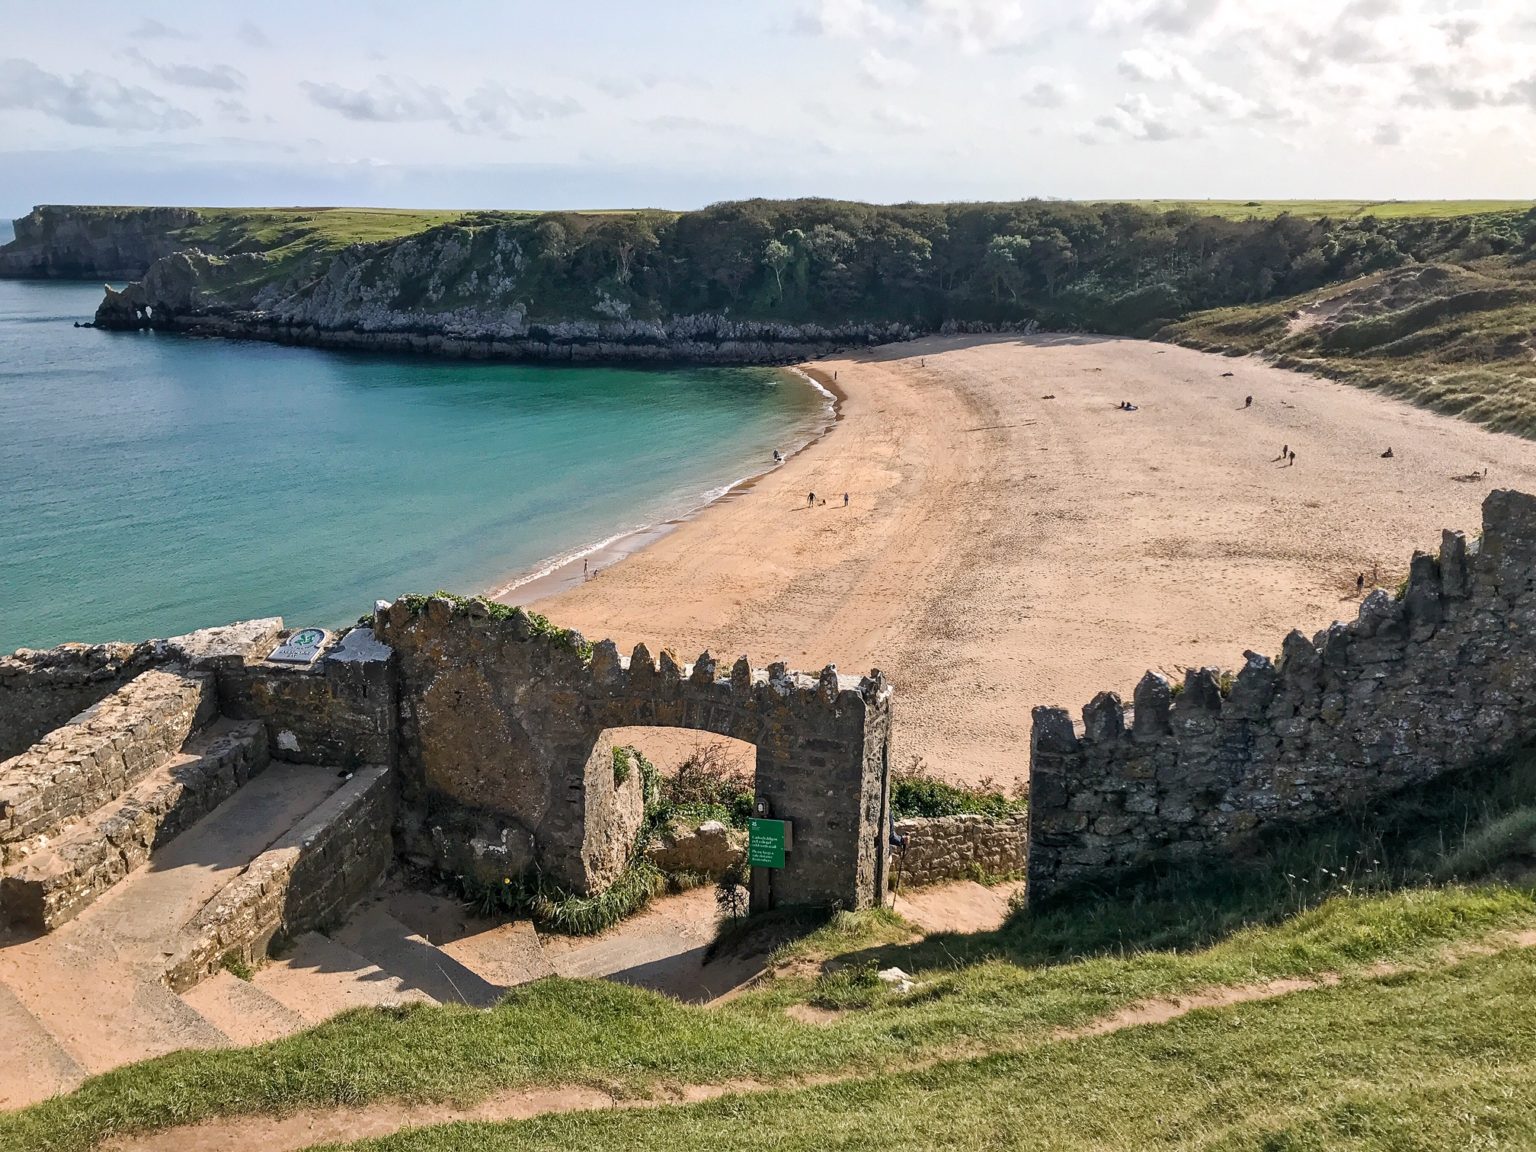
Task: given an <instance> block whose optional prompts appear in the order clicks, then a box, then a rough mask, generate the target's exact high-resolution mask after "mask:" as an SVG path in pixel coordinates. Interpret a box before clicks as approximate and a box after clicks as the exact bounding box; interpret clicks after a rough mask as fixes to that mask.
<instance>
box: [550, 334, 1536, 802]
mask: <svg viewBox="0 0 1536 1152" xmlns="http://www.w3.org/2000/svg"><path fill="white" fill-rule="evenodd" d="M925 362H926V363H925ZM814 367H815V368H817V369H819V370H822V371H825V372H826V373H828V374H831V373H832V372H834V371H835V372H836V373H837V379H838V382H839V385H840V387H842V389H843V390H844V391H845V392H846V393H847V400H846V402H845V404H844V419H843V420H842V422H841V423H840V424H839V425H838V426H837V427H836V428H835V429H834V430H833V431H832V432H831V433H830V434H829V435H828V436H827V437H826V438H825V439H824V440H823V441H821V442H820V443H818V444H816V445H814V446H813V447H811V448H810V449H808V450H807V451H805V452H803V453H802V454H800V455H799V456H797V457H795V458H793V459H792V460H791V461H790V462H789V463H788V464H786V465H785V466H784V467H782V468H780V469H778V470H777V471H775V472H773V473H771V474H770V475H769V476H767V477H765V478H764V479H763V480H762V481H760V482H759V483H758V484H757V485H756V486H755V487H753V488H752V489H750V490H749V491H747V492H746V493H744V494H742V495H740V496H739V497H736V498H733V499H731V500H728V501H725V502H723V503H721V504H718V505H716V506H714V507H712V508H710V509H708V510H706V511H705V512H704V513H703V514H702V515H700V516H699V517H698V518H697V519H696V520H694V521H692V522H690V523H688V524H685V525H684V526H682V527H681V528H679V529H678V530H677V531H676V532H674V533H672V534H671V535H669V536H666V537H664V538H663V539H661V540H659V541H657V542H656V543H655V544H653V545H652V546H651V547H649V548H646V549H644V550H642V551H641V552H639V553H637V554H636V555H634V556H632V557H630V558H629V559H627V560H624V561H623V562H621V563H619V564H617V565H615V566H614V567H612V568H610V569H608V570H607V571H605V572H603V573H602V574H601V575H600V576H598V577H597V578H596V579H593V580H591V581H588V582H587V583H585V584H583V585H580V586H578V587H576V588H573V589H570V590H569V591H566V592H563V593H560V594H558V595H554V596H551V597H548V598H546V599H545V600H543V601H541V602H540V603H539V607H540V609H541V610H543V611H546V612H548V613H549V614H551V615H552V616H553V617H554V618H555V619H556V620H558V621H559V622H561V623H563V624H566V625H568V626H572V627H575V628H578V629H580V630H581V631H582V632H583V633H584V634H585V635H587V637H588V638H590V639H598V638H602V637H612V638H614V639H615V640H617V641H618V642H619V643H620V645H621V647H623V648H624V649H625V650H626V651H627V650H628V648H629V647H630V646H632V645H633V644H635V643H636V642H638V641H641V640H643V641H645V642H646V643H647V644H649V645H650V646H651V649H652V651H656V650H657V649H658V648H659V647H661V646H664V645H665V646H671V647H672V648H674V649H675V650H676V651H677V652H678V653H679V655H680V656H682V657H683V658H685V659H692V658H693V657H694V656H695V655H697V654H698V653H699V652H700V651H701V650H703V649H705V648H708V649H710V650H711V651H712V652H714V653H716V654H717V655H719V656H722V657H724V658H727V659H734V658H735V657H736V656H737V655H739V654H741V653H743V652H745V653H747V654H749V655H750V656H751V657H752V659H753V662H754V663H755V664H758V665H760V666H761V665H765V664H767V663H768V662H770V661H772V660H776V659H784V660H787V661H789V662H790V664H791V666H794V667H800V668H803V669H811V670H814V669H819V668H820V667H821V666H822V665H823V664H824V663H827V662H828V661H831V662H834V663H836V664H837V665H838V666H839V668H840V669H841V670H842V671H844V672H863V671H866V670H867V669H869V668H870V667H872V666H878V667H880V668H881V669H882V670H884V671H885V672H886V673H887V675H889V676H890V677H891V678H892V679H893V681H894V682H895V685H896V689H897V692H898V697H897V707H898V716H899V719H898V723H897V734H896V743H897V748H896V759H897V762H898V763H905V762H906V761H907V760H908V759H909V758H910V757H912V756H921V757H922V758H923V759H924V760H926V761H927V763H928V764H929V765H930V766H931V767H932V768H934V769H935V770H937V771H939V772H941V773H943V774H945V775H948V776H950V777H953V778H956V779H969V780H975V779H977V778H980V777H984V776H987V775H991V776H995V777H996V778H997V779H998V780H1000V781H1002V782H1005V783H1006V782H1011V781H1014V780H1017V779H1020V778H1022V777H1024V776H1025V775H1026V774H1027V771H1028V760H1029V755H1028V749H1029V730H1030V709H1031V708H1032V707H1033V706H1034V705H1037V704H1061V705H1065V706H1067V707H1070V708H1073V709H1077V708H1080V707H1081V706H1082V705H1083V704H1084V703H1086V702H1087V701H1088V700H1089V699H1090V698H1091V697H1092V696H1093V695H1094V694H1095V693H1096V692H1098V691H1101V690H1104V689H1113V690H1115V691H1118V692H1120V693H1121V694H1122V695H1123V696H1129V694H1130V691H1131V689H1132V688H1133V687H1134V685H1135V683H1136V680H1137V679H1138V678H1139V677H1140V676H1141V674H1142V673H1143V672H1144V671H1145V670H1146V669H1148V668H1162V669H1165V670H1168V671H1173V670H1175V669H1177V668H1179V667H1181V666H1184V665H1201V664H1217V665H1221V666H1225V667H1233V666H1235V665H1237V664H1240V663H1241V654H1242V651H1243V649H1245V648H1254V649H1256V650H1258V651H1263V652H1269V653H1274V652H1277V651H1278V649H1279V646H1280V641H1281V639H1282V638H1283V637H1284V635H1285V633H1286V632H1287V631H1288V630H1289V629H1290V628H1292V627H1300V628H1302V629H1303V630H1305V631H1308V632H1311V631H1314V630H1316V629H1318V628H1321V627H1324V626H1326V625H1327V624H1328V623H1329V622H1331V621H1332V620H1334V619H1335V618H1344V619H1348V618H1352V617H1353V615H1354V614H1355V611H1356V608H1355V605H1354V604H1353V603H1349V602H1346V601H1351V600H1352V599H1353V597H1354V579H1355V574H1356V573H1357V572H1358V571H1360V570H1362V569H1363V570H1364V571H1365V573H1366V575H1367V578H1368V579H1369V577H1370V574H1371V572H1372V569H1373V567H1374V566H1376V565H1379V566H1380V576H1381V580H1382V582H1383V583H1384V584H1388V585H1389V586H1391V585H1395V584H1396V582H1397V580H1398V579H1399V578H1400V577H1401V575H1402V574H1403V572H1405V571H1406V568H1407V561H1408V558H1409V555H1410V553H1411V552H1412V551H1413V549H1414V548H1416V547H1417V548H1435V547H1438V543H1439V533H1440V529H1441V528H1442V527H1459V528H1463V529H1466V530H1468V531H1469V532H1474V531H1476V529H1477V528H1478V525H1479V522H1480V514H1479V505H1480V504H1481V501H1482V499H1483V497H1484V496H1485V495H1486V494H1487V492H1488V491H1489V490H1490V489H1491V488H1494V487H1523V488H1525V489H1526V490H1536V444H1533V443H1530V442H1527V441H1524V440H1519V439H1516V438H1514V437H1511V436H1504V435H1499V434H1496V433H1492V432H1487V431H1485V430H1483V429H1481V428H1478V427H1475V426H1473V425H1470V424H1466V423H1463V422H1460V421H1457V420H1454V419H1452V418H1449V417H1444V416H1437V415H1435V414H1433V413H1430V412H1426V411H1423V410H1420V409H1416V408H1412V407H1409V406H1408V405H1405V404H1401V403H1399V402H1396V401H1393V400H1389V399H1385V398H1382V397H1379V396H1377V395H1375V394H1373V393H1369V392H1365V391H1362V390H1359V389H1355V388H1350V387H1348V386H1345V385H1342V384H1336V383H1332V382H1330V381H1325V380H1319V379H1314V378H1312V377H1307V376H1302V375H1299V374H1296V373H1292V372H1285V371H1281V370H1279V369H1274V368H1269V367H1266V366H1264V365H1262V364H1259V363H1258V362H1256V361H1250V360H1233V359H1228V358H1224V357H1219V356H1214V355H1209V354H1205V353H1199V352H1193V351H1190V350H1188V349H1183V348H1175V347H1170V346H1165V345H1158V344H1152V343H1148V342H1144V341H1134V340H1118V339H1103V338H1096V337H1072V336H1044V337H1034V338H1029V339H1021V338H1018V337H991V338H975V337H944V338H933V339H929V340H924V341H919V342H914V343H911V344H903V345H893V346H890V347H887V348H883V349H879V350H877V351H876V352H874V353H873V354H860V355H858V356H855V357H853V358H851V359H842V360H828V361H824V362H821V363H818V364H817V365H815V366H814ZM1226 372H1231V373H1233V375H1232V376H1231V377H1224V376H1223V373H1226ZM1048 394H1049V395H1054V396H1055V399H1053V400H1044V399H1042V396H1044V395H1048ZM1250 394H1251V395H1253V396H1254V405H1253V407H1252V408H1250V409H1246V410H1245V409H1244V408H1243V398H1244V397H1245V396H1246V395H1250ZM1121 400H1129V401H1132V402H1134V403H1136V404H1137V405H1139V410H1138V411H1136V412H1133V413H1126V412H1120V411H1117V410H1116V408H1115V405H1116V404H1117V403H1118V402H1119V401H1121ZM1282 444H1288V445H1290V447H1291V448H1293V449H1294V450H1295V451H1296V453H1297V459H1296V466H1295V467H1294V468H1287V467H1281V466H1279V465H1278V464H1276V463H1274V460H1275V458H1276V457H1277V456H1278V455H1279V452H1280V448H1281V445H1282ZM1388 446H1391V447H1392V449H1393V452H1394V456H1395V458H1394V459H1392V460H1382V459H1380V458H1379V453H1380V452H1382V451H1383V450H1384V449H1385V448H1386V447H1388ZM1484 466H1487V467H1488V469H1489V473H1488V479H1487V481H1486V482H1481V483H1459V482H1456V481H1455V480H1453V479H1452V477H1453V476H1456V475H1461V474H1465V473H1468V472H1470V471H1472V470H1473V469H1478V468H1482V467H1484ZM811 490H815V492H816V493H817V495H818V497H822V496H825V497H826V500H827V503H826V505H825V506H824V507H821V506H818V507H816V508H811V509H808V508H807V507H806V493H807V492H808V491H811ZM844 491H847V492H849V493H850V494H851V496H852V505H851V507H849V508H847V509H844V508H843V507H842V493H843V492H844Z"/></svg>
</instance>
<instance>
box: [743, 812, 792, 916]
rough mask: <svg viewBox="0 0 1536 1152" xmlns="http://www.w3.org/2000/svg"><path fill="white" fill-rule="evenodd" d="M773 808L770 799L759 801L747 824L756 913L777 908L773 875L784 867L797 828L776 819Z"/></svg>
mask: <svg viewBox="0 0 1536 1152" xmlns="http://www.w3.org/2000/svg"><path fill="white" fill-rule="evenodd" d="M772 815H773V808H772V806H771V805H770V804H769V803H768V800H767V798H766V797H762V796H760V797H758V800H757V803H756V804H754V805H753V806H752V818H751V820H750V821H748V823H747V863H748V864H749V865H751V868H752V903H751V910H752V911H753V912H766V911H768V909H770V908H772V907H773V873H774V870H775V869H777V868H782V867H784V853H785V852H786V851H788V850H789V848H790V845H791V844H792V843H793V836H794V826H793V825H792V824H790V823H789V821H787V820H774V819H772Z"/></svg>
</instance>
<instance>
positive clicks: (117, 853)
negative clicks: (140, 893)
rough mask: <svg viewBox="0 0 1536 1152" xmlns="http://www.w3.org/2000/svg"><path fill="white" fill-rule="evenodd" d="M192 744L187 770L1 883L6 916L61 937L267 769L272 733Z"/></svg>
mask: <svg viewBox="0 0 1536 1152" xmlns="http://www.w3.org/2000/svg"><path fill="white" fill-rule="evenodd" d="M192 744H193V745H196V747H195V748H190V746H189V750H190V751H191V754H190V755H187V756H183V757H181V758H180V759H181V760H183V761H184V762H183V763H179V764H176V765H175V766H174V767H171V768H169V770H168V771H164V772H162V773H158V774H156V773H152V774H151V775H150V776H149V777H148V778H147V779H145V780H144V781H143V783H141V784H140V785H138V787H136V788H133V789H131V790H129V791H128V792H127V793H125V794H124V795H123V796H122V798H121V799H119V800H118V801H117V802H116V803H114V804H109V805H107V806H106V807H105V808H103V809H101V810H100V811H99V812H96V813H94V814H92V815H91V816H90V817H88V818H86V819H85V820H83V821H82V822H81V823H79V824H77V825H75V826H73V827H72V828H69V829H68V830H67V831H66V832H65V833H64V834H63V835H62V836H60V837H59V838H58V839H56V840H53V841H51V842H50V843H49V844H48V846H47V847H46V848H43V849H42V850H40V851H37V852H34V853H32V854H31V855H30V856H27V857H26V858H25V859H23V860H22V861H21V863H20V865H19V866H17V867H16V868H14V869H12V870H11V871H10V872H8V873H7V874H6V875H3V876H0V915H3V917H4V919H6V920H8V921H9V922H10V923H11V924H13V925H17V926H21V927H24V928H28V929H32V930H34V931H41V932H51V931H53V929H55V928H57V927H58V926H59V925H60V924H63V923H64V922H65V921H67V920H70V919H73V918H74V917H75V916H77V915H79V914H80V912H82V911H84V910H85V909H86V908H88V907H89V906H90V905H91V904H92V903H93V902H94V901H95V900H96V899H97V897H99V896H100V895H101V894H102V893H103V892H105V891H106V890H107V889H108V888H110V887H111V886H112V885H114V884H116V883H117V882H118V881H119V880H121V879H122V878H123V877H124V876H126V875H127V874H128V873H129V872H131V871H133V870H134V869H135V868H138V867H139V866H140V865H142V864H144V863H146V862H147V861H148V860H149V857H150V853H152V852H153V851H154V850H155V849H156V848H159V847H161V846H162V845H164V844H166V843H169V842H170V841H171V840H172V839H174V838H175V837H176V836H177V835H179V834H180V833H182V832H184V831H185V830H186V829H188V828H190V827H191V826H192V825H193V824H195V823H196V822H197V821H198V820H200V819H201V818H202V817H204V816H206V815H207V814H208V813H209V812H212V811H213V810H214V809H215V808H217V807H218V806H219V805H220V804H222V803H223V802H224V801H225V800H227V799H229V797H230V796H232V795H234V793H235V790H236V789H238V788H240V787H242V786H243V785H244V784H245V782H246V781H247V780H249V779H250V778H251V777H252V776H254V775H256V774H257V773H259V772H261V771H262V769H264V768H265V767H266V766H267V736H266V729H265V728H263V727H262V726H261V724H259V723H257V722H255V721H251V722H248V723H246V724H243V725H239V724H237V725H234V726H232V727H231V728H230V730H229V731H227V732H224V733H221V734H219V735H215V736H212V737H203V738H198V739H194V741H193V742H192Z"/></svg>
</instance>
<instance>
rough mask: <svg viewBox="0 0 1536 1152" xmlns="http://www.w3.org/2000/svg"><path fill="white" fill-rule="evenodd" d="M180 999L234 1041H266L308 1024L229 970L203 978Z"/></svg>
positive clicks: (259, 1042) (299, 1029)
mask: <svg viewBox="0 0 1536 1152" xmlns="http://www.w3.org/2000/svg"><path fill="white" fill-rule="evenodd" d="M181 998H182V1000H183V1001H185V1002H186V1003H187V1004H188V1005H190V1006H191V1007H192V1009H193V1010H194V1011H196V1012H197V1014H198V1015H199V1016H201V1017H202V1018H203V1019H204V1020H207V1021H208V1022H209V1023H210V1024H212V1025H213V1026H214V1027H215V1028H217V1029H218V1030H219V1031H220V1032H222V1033H224V1035H225V1036H228V1037H229V1040H230V1043H232V1044H265V1043H266V1042H267V1041H269V1040H279V1039H281V1038H282V1037H284V1036H288V1035H291V1034H292V1033H294V1032H298V1031H301V1030H303V1029H305V1028H308V1027H309V1021H308V1020H306V1019H305V1018H304V1017H302V1016H300V1015H299V1014H298V1013H297V1012H295V1011H294V1010H293V1009H292V1008H289V1007H288V1006H287V1005H286V1004H284V1003H282V1001H280V1000H277V999H275V998H274V997H272V996H270V995H268V994H267V993H266V992H263V991H262V990H261V989H260V988H258V987H257V986H256V985H255V984H253V983H251V982H249V981H246V980H241V979H240V978H239V977H237V976H234V975H232V974H230V973H228V972H220V973H218V974H217V975H214V976H212V977H210V978H209V979H207V980H204V981H203V982H202V983H201V984H199V985H198V986H197V987H196V988H191V989H188V990H187V991H185V992H183V993H182V994H181Z"/></svg>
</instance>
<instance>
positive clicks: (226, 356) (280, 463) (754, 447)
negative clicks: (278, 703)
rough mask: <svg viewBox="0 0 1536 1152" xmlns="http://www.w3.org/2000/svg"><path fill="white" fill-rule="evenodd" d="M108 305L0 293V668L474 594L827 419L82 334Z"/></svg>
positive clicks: (749, 372) (661, 515) (537, 378)
mask: <svg viewBox="0 0 1536 1152" xmlns="http://www.w3.org/2000/svg"><path fill="white" fill-rule="evenodd" d="M100 294H101V288H100V286H99V285H96V284H79V283H43V282H30V281H28V282H23V281H5V280H0V652H8V651H10V650H12V649H14V648H17V647H22V646H25V647H45V646H51V645H54V644H58V643H61V642H63V641H66V640H81V641H90V642H94V641H100V640H112V639H123V640H138V639H143V638H145V637H150V636H167V635H175V634H177V633H181V632H185V631H188V630H190V629H193V628H197V627H202V626H205V625H209V624H218V623H224V622H227V621H230V620H237V619H244V618H249V617H255V616H268V615H281V616H284V617H286V618H287V620H288V622H289V623H290V624H318V625H323V626H334V625H338V624H344V623H346V622H348V621H350V620H353V619H356V617H357V616H358V615H359V614H361V613H363V612H366V611H369V610H370V609H371V608H372V606H373V602H374V600H375V599H377V598H381V597H382V598H390V599H392V598H393V597H395V596H397V595H399V594H401V593H404V592H415V591H432V590H433V589H436V588H449V589H455V590H462V591H478V590H484V589H487V588H490V587H494V586H496V585H499V584H504V583H505V582H506V581H507V580H508V579H509V578H510V577H512V576H514V575H516V574H518V573H521V572H529V571H533V570H537V569H538V568H539V567H540V566H541V565H542V564H543V563H544V562H546V561H548V560H549V559H551V558H555V557H560V556H569V555H571V554H573V553H576V552H579V551H580V550H582V549H584V548H587V547H590V546H592V545H594V544H596V543H599V542H601V541H604V540H608V539H611V538H612V537H614V536H616V535H618V534H620V533H623V532H626V531H630V530H634V529H637V528H641V527H644V526H646V525H649V524H653V523H656V522H658V521H661V520H664V519H667V518H669V517H672V516H676V515H679V514H683V513H686V512H688V511H690V510H692V509H693V508H696V507H698V506H699V505H700V504H702V503H703V502H705V501H706V500H707V499H709V498H710V496H711V495H713V494H716V493H718V492H719V491H720V490H721V489H723V488H724V487H725V486H727V485H729V484H731V483H733V482H735V481H736V480H739V479H741V478H742V477H743V476H745V475H748V474H751V473H754V472H757V471H761V470H762V468H763V467H764V466H765V465H766V464H767V463H768V462H769V461H770V459H771V456H772V452H773V449H774V448H783V449H789V448H791V447H794V446H796V445H798V444H801V443H803V442H804V441H806V440H807V439H809V438H810V437H811V436H812V435H814V433H815V432H816V431H817V430H818V429H819V428H820V427H821V426H822V424H823V422H824V420H825V416H826V400H825V398H824V397H822V396H821V395H820V394H818V393H817V392H816V391H815V390H813V389H812V388H811V387H810V386H809V385H808V384H807V383H805V382H804V381H802V380H799V379H797V378H795V377H793V376H790V375H787V374H783V373H779V372H775V371H771V370H759V369H675V370H663V369H621V368H579V367H565V368H560V367H547V366H538V367H532V366H525V365H515V364H499V365H490V364H466V363H457V362H447V361H432V360H412V359H395V358H383V357H374V356H364V355H353V354H339V353H330V352H321V351H316V350H313V349H304V348H283V347H278V346H276V345H270V344H262V343H255V342H229V341H212V340H194V339H188V338H184V337H176V336H169V335H161V334H155V333H109V332H97V331H94V330H91V329H77V328H74V327H73V326H72V322H73V321H75V320H77V319H88V318H89V317H90V316H91V314H92V313H93V312H94V310H95V307H96V304H97V302H98V300H99V299H100Z"/></svg>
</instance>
